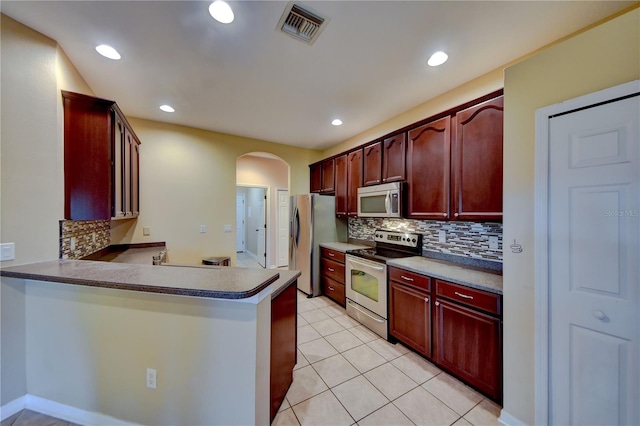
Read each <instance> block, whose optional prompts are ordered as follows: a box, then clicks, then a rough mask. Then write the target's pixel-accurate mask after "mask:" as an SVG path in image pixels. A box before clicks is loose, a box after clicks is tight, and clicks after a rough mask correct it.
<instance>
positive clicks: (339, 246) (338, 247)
mask: <svg viewBox="0 0 640 426" xmlns="http://www.w3.org/2000/svg"><path fill="white" fill-rule="evenodd" d="M320 247H324V248H328V249H331V250H335V251H339V252H342V253H345V252H346V251H347V250H358V249H363V248H369V247H370V246H363V245H359V244H350V243H339V242H335V243H333V242H329V243H320Z"/></svg>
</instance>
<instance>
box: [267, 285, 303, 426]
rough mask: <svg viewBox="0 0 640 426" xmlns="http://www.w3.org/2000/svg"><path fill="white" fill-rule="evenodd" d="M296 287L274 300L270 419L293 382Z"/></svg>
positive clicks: (295, 342) (295, 339)
mask: <svg viewBox="0 0 640 426" xmlns="http://www.w3.org/2000/svg"><path fill="white" fill-rule="evenodd" d="M297 289H298V285H297V281H296V282H294V283H292V284H291V285H289V287H287V288H286V289H285V290H283V291H282V292H281V293H280V294H278V295H277V296H275V297H273V298H272V299H271V371H270V383H271V385H270V386H271V389H270V394H271V401H270V413H269V415H270V418H271V421H273V419H274V417H275V416H276V414H277V413H278V408H280V405H281V404H282V401H283V400H284V397H285V395H286V394H287V390H289V386H291V383H292V382H293V367H295V365H296V355H297V351H296V346H297V334H296V330H297V323H296V321H297V313H298V308H297V297H298V294H297V293H298V292H297Z"/></svg>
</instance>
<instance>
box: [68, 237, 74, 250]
mask: <svg viewBox="0 0 640 426" xmlns="http://www.w3.org/2000/svg"><path fill="white" fill-rule="evenodd" d="M75 249H76V237H71V239H70V240H69V250H71V251H74V250H75Z"/></svg>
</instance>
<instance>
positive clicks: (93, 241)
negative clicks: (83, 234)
mask: <svg viewBox="0 0 640 426" xmlns="http://www.w3.org/2000/svg"><path fill="white" fill-rule="evenodd" d="M91 243H92V244H95V243H96V233H95V232H92V233H91Z"/></svg>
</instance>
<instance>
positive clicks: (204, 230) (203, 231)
mask: <svg viewBox="0 0 640 426" xmlns="http://www.w3.org/2000/svg"><path fill="white" fill-rule="evenodd" d="M206 232H207V225H200V233H201V234H204V233H206Z"/></svg>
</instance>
